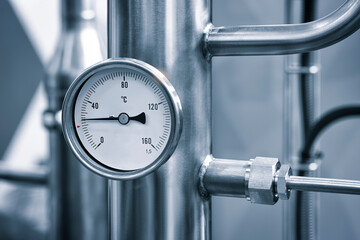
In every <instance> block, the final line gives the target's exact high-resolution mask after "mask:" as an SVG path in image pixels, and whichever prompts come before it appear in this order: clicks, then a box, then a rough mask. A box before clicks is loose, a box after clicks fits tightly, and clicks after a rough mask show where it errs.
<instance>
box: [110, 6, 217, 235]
mask: <svg viewBox="0 0 360 240" xmlns="http://www.w3.org/2000/svg"><path fill="white" fill-rule="evenodd" d="M210 9H211V6H210V1H208V0H199V1H192V0H164V1H154V0H150V1H141V0H109V1H108V11H109V12H108V14H109V19H108V20H109V28H108V30H109V33H108V34H109V38H108V46H109V49H108V55H109V57H131V58H136V59H140V60H142V61H145V62H147V63H149V64H151V65H153V66H154V67H156V68H158V69H159V70H160V71H162V72H163V73H164V74H165V75H166V76H167V78H168V79H169V80H170V81H171V83H172V84H173V86H174V87H175V89H176V91H177V93H178V95H179V97H180V100H181V103H182V107H183V114H184V119H183V120H184V122H183V132H182V136H181V139H180V141H179V144H178V146H177V149H176V150H175V152H174V154H173V156H172V157H171V158H170V159H169V161H168V162H167V163H166V164H164V165H163V166H162V167H160V168H159V169H158V170H157V171H156V172H154V173H152V174H151V175H149V176H146V177H144V178H142V179H139V180H135V181H125V182H114V181H111V182H110V186H111V189H110V191H111V192H110V199H111V201H112V202H111V205H112V206H113V208H114V207H118V210H117V211H116V213H117V215H114V209H112V211H111V212H112V216H111V221H112V222H111V225H112V229H116V232H112V233H113V234H114V235H115V236H112V239H140V240H141V239H144V240H145V239H146V240H155V239H156V240H161V239H178V240H182V239H183V240H185V239H186V240H194V239H210V202H209V200H204V199H202V198H201V196H200V194H199V191H198V181H199V179H198V171H199V169H200V166H201V164H202V162H203V160H204V159H205V157H206V156H207V155H209V154H210V151H211V141H210V135H211V133H210V130H211V129H210V128H211V105H210V104H211V98H210V97H211V63H210V62H208V61H206V59H205V58H204V55H203V48H202V42H203V32H204V29H205V28H206V26H207V24H208V23H209V22H210V20H211V19H210Z"/></svg>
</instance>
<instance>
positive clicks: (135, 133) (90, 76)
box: [63, 58, 182, 179]
mask: <svg viewBox="0 0 360 240" xmlns="http://www.w3.org/2000/svg"><path fill="white" fill-rule="evenodd" d="M181 126H182V115H181V105H180V100H179V98H178V96H177V94H176V92H175V90H174V88H173V87H172V85H171V84H170V82H169V81H168V80H167V79H166V77H165V76H164V75H163V74H162V73H161V72H160V71H158V70H157V69H155V68H154V67H152V66H150V65H148V64H146V63H144V62H142V61H139V60H135V59H128V58H122V59H109V60H106V61H104V62H101V63H99V64H97V65H95V66H92V67H91V68H89V69H87V70H85V72H84V73H82V74H81V75H80V76H79V77H78V78H77V79H76V80H75V81H74V83H73V84H72V85H71V87H70V88H69V90H68V92H67V94H66V97H65V100H64V105H63V130H64V134H65V137H66V140H67V142H68V143H69V145H70V146H71V148H72V150H73V151H74V152H75V154H76V156H77V157H78V158H79V159H80V161H81V162H82V163H83V164H84V165H85V166H87V167H88V168H90V169H91V170H93V171H95V172H97V173H99V174H100V175H103V176H106V177H108V178H113V179H133V178H137V177H140V176H143V175H145V174H148V173H150V172H152V171H154V170H155V169H157V168H158V167H159V166H161V164H163V163H164V162H166V161H167V160H168V158H169V157H170V156H171V154H172V153H173V151H174V150H175V147H176V145H177V142H178V140H179V137H180V133H181Z"/></svg>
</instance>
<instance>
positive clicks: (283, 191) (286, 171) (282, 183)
mask: <svg viewBox="0 0 360 240" xmlns="http://www.w3.org/2000/svg"><path fill="white" fill-rule="evenodd" d="M291 175H292V170H291V168H290V166H289V165H281V167H280V169H279V171H278V172H277V174H276V192H277V195H278V196H279V198H280V199H281V200H289V198H290V189H289V188H288V187H287V186H286V182H287V181H288V179H289V178H290V176H291Z"/></svg>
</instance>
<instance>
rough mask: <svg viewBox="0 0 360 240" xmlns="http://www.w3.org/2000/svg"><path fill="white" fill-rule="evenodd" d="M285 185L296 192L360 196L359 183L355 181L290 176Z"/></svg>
mask: <svg viewBox="0 0 360 240" xmlns="http://www.w3.org/2000/svg"><path fill="white" fill-rule="evenodd" d="M286 185H287V186H288V188H290V189H291V190H297V191H310V192H328V193H342V194H356V195H360V181H355V180H345V179H333V178H315V177H299V176H290V178H289V179H288V181H287V184H286Z"/></svg>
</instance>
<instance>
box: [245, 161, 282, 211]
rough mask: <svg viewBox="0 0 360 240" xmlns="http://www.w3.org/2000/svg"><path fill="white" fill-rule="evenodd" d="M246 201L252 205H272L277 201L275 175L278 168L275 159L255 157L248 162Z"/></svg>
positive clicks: (277, 162)
mask: <svg viewBox="0 0 360 240" xmlns="http://www.w3.org/2000/svg"><path fill="white" fill-rule="evenodd" d="M250 164H251V166H250V173H249V180H248V199H249V200H250V201H251V202H252V203H259V204H267V205H273V204H275V203H276V202H277V200H278V194H277V193H276V189H275V175H276V172H277V171H278V170H279V168H280V165H281V164H280V162H279V160H278V159H277V158H266V157H256V158H255V159H251V160H250Z"/></svg>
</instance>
